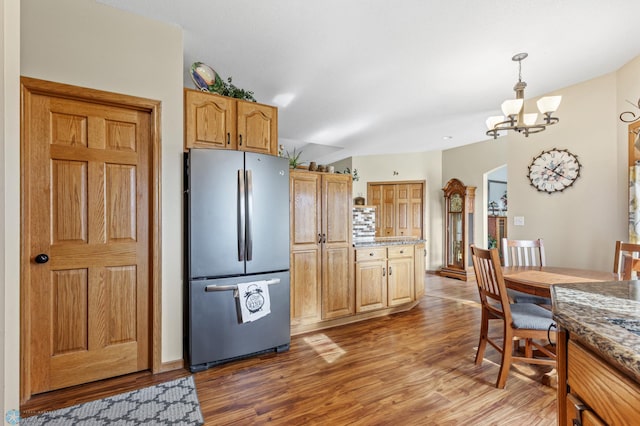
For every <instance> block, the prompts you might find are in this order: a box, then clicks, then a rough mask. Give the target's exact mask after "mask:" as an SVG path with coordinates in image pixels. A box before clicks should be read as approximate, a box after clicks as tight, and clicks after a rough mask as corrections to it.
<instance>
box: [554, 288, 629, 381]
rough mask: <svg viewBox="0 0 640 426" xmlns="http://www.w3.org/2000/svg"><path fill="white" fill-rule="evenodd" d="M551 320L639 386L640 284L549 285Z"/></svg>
mask: <svg viewBox="0 0 640 426" xmlns="http://www.w3.org/2000/svg"><path fill="white" fill-rule="evenodd" d="M551 298H552V300H553V304H552V306H553V318H554V319H555V321H556V322H557V323H558V325H559V326H560V327H562V328H564V329H566V330H567V331H569V333H571V337H572V338H575V339H577V340H579V341H580V342H581V343H583V344H584V345H585V346H588V347H589V348H590V349H592V350H593V351H594V352H596V353H598V354H599V355H600V356H601V357H602V358H603V359H605V360H606V361H608V362H609V363H611V364H612V365H614V366H616V367H618V369H619V370H621V371H623V372H625V373H627V374H628V375H629V376H630V377H631V378H632V379H635V380H636V381H637V382H639V383H640V281H615V282H595V283H580V284H556V285H552V286H551Z"/></svg>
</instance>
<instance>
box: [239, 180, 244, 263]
mask: <svg viewBox="0 0 640 426" xmlns="http://www.w3.org/2000/svg"><path fill="white" fill-rule="evenodd" d="M244 206H245V191H244V171H243V170H238V234H239V235H238V261H240V262H242V261H244V249H245V229H244V216H245V207H244Z"/></svg>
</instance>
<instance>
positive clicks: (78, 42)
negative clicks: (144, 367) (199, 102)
mask: <svg viewBox="0 0 640 426" xmlns="http://www.w3.org/2000/svg"><path fill="white" fill-rule="evenodd" d="M21 7H22V10H21V14H22V16H21V23H22V27H21V63H20V72H21V73H22V75H24V76H28V77H34V78H39V79H44V80H51V81H56V82H60V83H66V84H72V85H76V86H83V87H90V88H94V89H99V90H105V91H111V92H117V93H124V94H128V95H134V96H140V97H144V98H150V99H156V100H160V101H161V102H162V106H161V114H162V115H161V158H162V171H161V173H162V195H161V196H162V207H161V209H162V210H161V213H162V319H161V321H162V325H161V328H162V361H163V362H169V361H174V360H179V359H182V208H181V206H182V196H181V194H182V146H183V119H182V117H183V114H182V110H183V105H182V103H183V101H182V89H183V83H182V80H183V64H182V61H183V59H182V31H181V30H180V29H179V28H178V27H175V26H172V25H168V24H164V23H160V22H156V21H152V20H149V19H146V18H141V17H139V16H137V15H133V14H130V13H127V12H124V11H121V10H118V9H115V8H111V7H108V6H105V5H103V4H99V3H96V2H94V1H93V0H56V1H49V0H23V1H22V2H21ZM16 143H17V141H16ZM14 182H15V184H17V183H18V182H19V180H15V181H14ZM12 220H13V222H14V223H16V227H17V224H18V223H19V221H18V218H15V217H14V218H12ZM15 285H17V283H15ZM18 324H19V321H18V320H17V317H16V318H15V319H14V321H13V322H12V323H11V327H12V330H13V329H14V328H15V329H17V327H18ZM15 350H17V347H16V349H15ZM15 368H16V369H17V365H16V366H15Z"/></svg>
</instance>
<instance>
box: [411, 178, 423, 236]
mask: <svg viewBox="0 0 640 426" xmlns="http://www.w3.org/2000/svg"><path fill="white" fill-rule="evenodd" d="M408 186H409V208H408V210H409V214H408V215H409V228H410V231H409V232H410V234H409V235H411V236H412V237H418V238H422V204H423V193H424V188H423V185H422V184H421V183H412V184H409V185H408Z"/></svg>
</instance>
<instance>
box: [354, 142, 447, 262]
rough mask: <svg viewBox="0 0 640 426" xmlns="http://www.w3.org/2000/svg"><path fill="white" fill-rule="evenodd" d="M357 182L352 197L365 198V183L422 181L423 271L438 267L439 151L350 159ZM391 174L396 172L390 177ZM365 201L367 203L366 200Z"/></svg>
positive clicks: (439, 216) (440, 245)
mask: <svg viewBox="0 0 640 426" xmlns="http://www.w3.org/2000/svg"><path fill="white" fill-rule="evenodd" d="M352 166H353V169H357V170H358V176H359V177H360V180H358V181H355V182H353V195H354V197H358V196H363V197H365V198H366V197H367V182H382V181H384V182H386V181H401V180H424V181H426V188H425V193H426V196H425V211H424V218H423V224H424V227H423V232H424V237H425V239H426V240H427V264H426V268H427V270H437V269H439V268H440V267H441V266H442V226H443V225H442V156H441V152H440V151H432V152H423V153H410V154H392V155H368V156H362V157H353V158H352ZM394 171H396V172H398V174H397V175H394V174H393V173H394ZM367 202H368V200H367Z"/></svg>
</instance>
